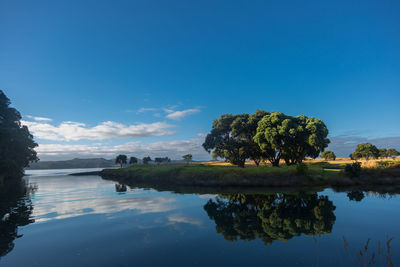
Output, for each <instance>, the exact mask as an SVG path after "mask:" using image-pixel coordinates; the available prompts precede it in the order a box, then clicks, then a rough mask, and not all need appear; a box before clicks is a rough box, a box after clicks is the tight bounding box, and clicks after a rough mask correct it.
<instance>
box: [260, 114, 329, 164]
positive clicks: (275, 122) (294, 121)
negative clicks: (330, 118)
mask: <svg viewBox="0 0 400 267" xmlns="http://www.w3.org/2000/svg"><path fill="white" fill-rule="evenodd" d="M327 136H328V129H327V127H326V125H325V124H324V122H323V121H322V120H320V119H317V118H313V117H311V118H308V117H307V116H305V115H300V116H297V117H292V116H288V115H285V114H283V113H281V112H272V113H271V114H269V115H266V116H264V117H263V118H262V120H261V121H260V122H259V123H258V127H257V133H256V135H255V136H254V141H255V142H256V143H257V144H258V145H259V146H260V148H261V150H262V151H263V152H264V153H265V154H266V155H267V159H268V160H269V161H270V162H271V164H272V165H273V166H279V161H280V159H281V158H282V159H284V160H285V162H286V164H287V165H292V164H298V163H301V162H302V161H303V160H304V158H305V157H312V158H316V157H318V156H319V154H320V152H323V151H324V149H325V148H326V147H327V146H328V144H329V142H330V141H329V139H328V138H327Z"/></svg>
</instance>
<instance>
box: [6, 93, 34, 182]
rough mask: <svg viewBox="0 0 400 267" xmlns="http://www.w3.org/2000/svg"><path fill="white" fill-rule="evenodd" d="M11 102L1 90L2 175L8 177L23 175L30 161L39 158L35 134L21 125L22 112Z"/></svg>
mask: <svg viewBox="0 0 400 267" xmlns="http://www.w3.org/2000/svg"><path fill="white" fill-rule="evenodd" d="M10 104H11V102H10V99H8V98H7V96H6V95H5V94H4V93H3V91H2V90H0V173H1V174H0V176H3V177H6V178H10V177H19V176H21V175H22V174H23V170H24V168H25V167H27V166H28V165H29V163H30V162H34V161H38V160H39V159H38V157H37V154H36V151H35V150H34V148H35V147H37V144H36V143H35V142H34V141H33V136H32V135H31V134H30V132H29V130H28V127H27V126H25V125H21V122H20V120H21V114H20V113H19V112H18V111H17V110H16V109H15V108H12V107H10ZM0 178H1V177H0Z"/></svg>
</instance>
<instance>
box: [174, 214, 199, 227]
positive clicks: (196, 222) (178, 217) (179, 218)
mask: <svg viewBox="0 0 400 267" xmlns="http://www.w3.org/2000/svg"><path fill="white" fill-rule="evenodd" d="M167 218H168V221H169V222H170V223H172V224H174V223H186V224H192V225H197V226H201V225H202V224H203V222H202V221H200V220H197V219H193V218H189V217H186V216H184V215H182V214H180V213H176V214H171V215H169V216H168V217H167Z"/></svg>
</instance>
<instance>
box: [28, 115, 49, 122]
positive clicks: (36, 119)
mask: <svg viewBox="0 0 400 267" xmlns="http://www.w3.org/2000/svg"><path fill="white" fill-rule="evenodd" d="M26 117H27V118H28V119H32V120H35V121H52V119H50V118H44V117H34V116H31V115H27V116H26Z"/></svg>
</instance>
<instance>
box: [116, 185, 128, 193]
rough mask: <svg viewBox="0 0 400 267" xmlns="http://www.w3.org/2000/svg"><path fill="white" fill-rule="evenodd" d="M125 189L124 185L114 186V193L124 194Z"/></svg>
mask: <svg viewBox="0 0 400 267" xmlns="http://www.w3.org/2000/svg"><path fill="white" fill-rule="evenodd" d="M126 190H127V187H126V185H124V184H115V191H116V192H118V193H123V192H126Z"/></svg>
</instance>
